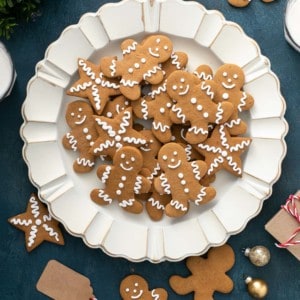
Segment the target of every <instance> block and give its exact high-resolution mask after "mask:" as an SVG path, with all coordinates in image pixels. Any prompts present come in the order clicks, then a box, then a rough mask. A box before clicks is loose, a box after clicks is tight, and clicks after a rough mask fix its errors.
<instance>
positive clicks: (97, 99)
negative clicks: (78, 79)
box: [92, 84, 101, 110]
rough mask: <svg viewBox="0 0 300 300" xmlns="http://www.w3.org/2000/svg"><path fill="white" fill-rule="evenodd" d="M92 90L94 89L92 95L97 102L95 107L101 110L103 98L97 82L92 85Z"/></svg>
mask: <svg viewBox="0 0 300 300" xmlns="http://www.w3.org/2000/svg"><path fill="white" fill-rule="evenodd" d="M92 91H93V92H92V95H93V100H94V102H95V107H96V109H97V110H99V109H100V108H101V99H100V95H99V91H98V87H97V86H96V85H95V84H94V85H93V86H92Z"/></svg>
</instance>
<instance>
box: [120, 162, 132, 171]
mask: <svg viewBox="0 0 300 300" xmlns="http://www.w3.org/2000/svg"><path fill="white" fill-rule="evenodd" d="M120 167H121V168H122V169H123V170H124V171H131V170H132V169H133V167H129V168H126V167H124V165H123V164H122V163H120Z"/></svg>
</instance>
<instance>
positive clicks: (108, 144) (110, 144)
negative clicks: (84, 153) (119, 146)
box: [94, 140, 115, 154]
mask: <svg viewBox="0 0 300 300" xmlns="http://www.w3.org/2000/svg"><path fill="white" fill-rule="evenodd" d="M114 145H115V141H110V140H107V141H105V142H104V143H101V144H100V145H99V146H98V148H95V149H94V153H95V154H97V153H98V152H102V151H103V150H104V149H108V148H110V147H113V146H114Z"/></svg>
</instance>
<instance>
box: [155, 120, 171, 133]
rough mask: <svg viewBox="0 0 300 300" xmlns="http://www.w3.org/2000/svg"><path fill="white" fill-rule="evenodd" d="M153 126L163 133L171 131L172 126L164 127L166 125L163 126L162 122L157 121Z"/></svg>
mask: <svg viewBox="0 0 300 300" xmlns="http://www.w3.org/2000/svg"><path fill="white" fill-rule="evenodd" d="M152 125H153V129H154V130H159V131H161V132H166V131H167V130H169V129H170V126H168V125H164V124H162V122H155V121H153V122H152Z"/></svg>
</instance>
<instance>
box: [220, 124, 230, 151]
mask: <svg viewBox="0 0 300 300" xmlns="http://www.w3.org/2000/svg"><path fill="white" fill-rule="evenodd" d="M224 128H225V127H224V125H222V126H220V129H219V132H220V139H221V144H222V146H224V147H225V148H226V149H229V145H228V143H227V138H226V136H225V132H224Z"/></svg>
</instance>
